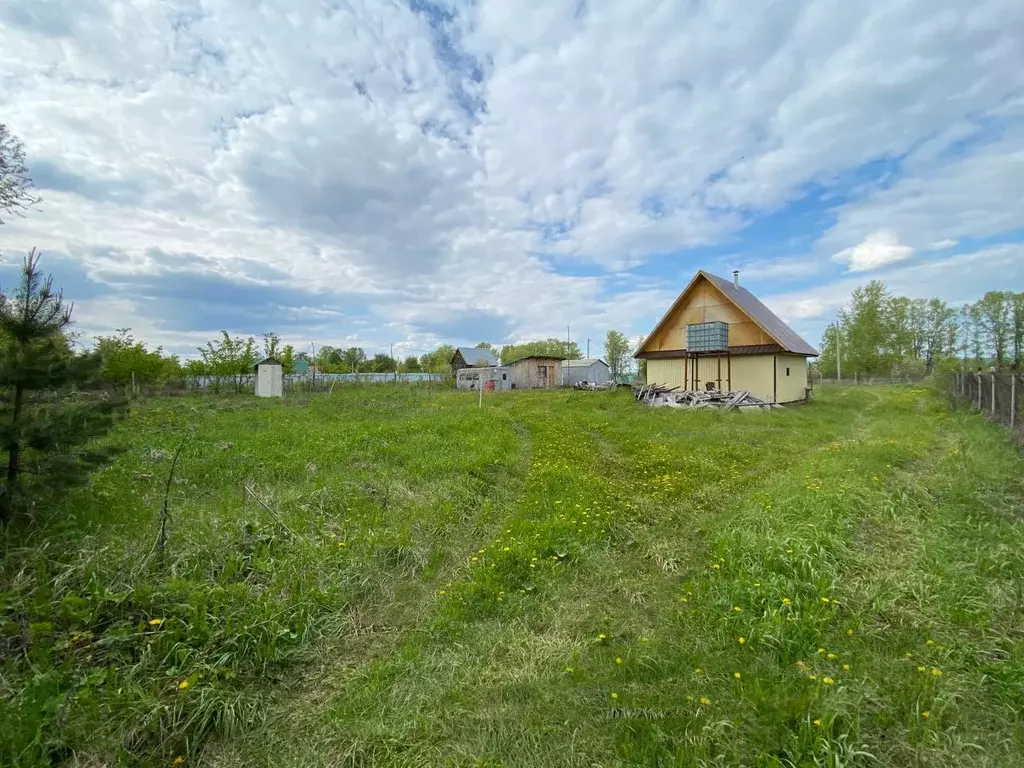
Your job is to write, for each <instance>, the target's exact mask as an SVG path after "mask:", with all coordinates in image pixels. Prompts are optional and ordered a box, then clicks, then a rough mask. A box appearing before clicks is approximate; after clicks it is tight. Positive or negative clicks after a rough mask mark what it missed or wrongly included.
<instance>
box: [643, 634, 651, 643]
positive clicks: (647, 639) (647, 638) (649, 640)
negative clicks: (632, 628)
mask: <svg viewBox="0 0 1024 768" xmlns="http://www.w3.org/2000/svg"><path fill="white" fill-rule="evenodd" d="M640 642H641V643H649V642H651V638H649V637H647V636H646V635H644V636H643V637H641V638H640Z"/></svg>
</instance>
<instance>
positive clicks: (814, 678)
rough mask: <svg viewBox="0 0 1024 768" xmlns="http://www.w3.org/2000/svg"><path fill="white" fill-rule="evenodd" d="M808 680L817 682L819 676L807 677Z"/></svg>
mask: <svg viewBox="0 0 1024 768" xmlns="http://www.w3.org/2000/svg"><path fill="white" fill-rule="evenodd" d="M807 679H808V680H817V679H818V676H817V675H808V676H807Z"/></svg>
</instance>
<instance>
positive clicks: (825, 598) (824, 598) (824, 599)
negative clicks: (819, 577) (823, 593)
mask: <svg viewBox="0 0 1024 768" xmlns="http://www.w3.org/2000/svg"><path fill="white" fill-rule="evenodd" d="M821 602H823V603H828V602H831V601H830V600H829V599H828V598H827V597H823V598H821Z"/></svg>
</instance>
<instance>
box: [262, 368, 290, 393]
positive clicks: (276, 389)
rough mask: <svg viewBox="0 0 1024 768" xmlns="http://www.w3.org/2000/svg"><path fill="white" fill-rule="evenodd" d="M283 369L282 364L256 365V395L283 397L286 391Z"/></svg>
mask: <svg viewBox="0 0 1024 768" xmlns="http://www.w3.org/2000/svg"><path fill="white" fill-rule="evenodd" d="M283 373H284V371H283V369H282V368H281V366H280V365H260V366H257V367H256V396H257V397H281V395H282V394H283V392H284V376H283Z"/></svg>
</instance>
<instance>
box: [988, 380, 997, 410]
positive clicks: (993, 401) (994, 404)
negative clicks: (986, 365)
mask: <svg viewBox="0 0 1024 768" xmlns="http://www.w3.org/2000/svg"><path fill="white" fill-rule="evenodd" d="M990 405H991V408H990V409H989V412H990V413H991V414H992V415H993V416H995V415H996V375H995V374H994V373H993V374H992V402H991V404H990Z"/></svg>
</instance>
